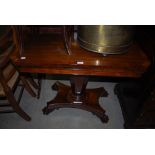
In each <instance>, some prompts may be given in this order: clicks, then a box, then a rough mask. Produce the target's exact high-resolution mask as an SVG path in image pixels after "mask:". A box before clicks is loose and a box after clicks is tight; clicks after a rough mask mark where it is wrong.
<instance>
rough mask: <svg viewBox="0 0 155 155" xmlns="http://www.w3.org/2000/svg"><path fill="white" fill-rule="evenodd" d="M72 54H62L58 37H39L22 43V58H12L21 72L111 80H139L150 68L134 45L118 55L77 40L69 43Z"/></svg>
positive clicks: (62, 49)
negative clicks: (92, 49)
mask: <svg viewBox="0 0 155 155" xmlns="http://www.w3.org/2000/svg"><path fill="white" fill-rule="evenodd" d="M71 51H72V53H71V55H68V54H67V52H66V51H65V48H64V43H63V38H62V35H61V34H60V35H58V34H55V35H54V34H53V35H50V34H44V35H43V34H41V35H39V36H37V37H34V36H33V37H30V39H29V40H28V41H27V42H25V43H24V53H23V55H24V57H22V58H21V57H20V53H19V51H17V50H16V51H14V52H13V54H12V56H11V59H12V61H13V63H14V64H15V65H16V66H17V67H18V69H19V70H20V71H21V72H30V73H47V74H69V75H93V76H112V77H140V76H141V75H142V74H143V73H144V72H145V71H146V70H147V68H148V67H149V65H150V60H149V59H148V57H147V56H146V54H145V53H144V51H143V50H142V49H141V47H140V46H139V45H138V44H137V43H133V45H132V46H131V47H130V48H129V49H128V50H127V52H126V53H124V54H120V55H107V56H103V55H102V54H99V53H94V52H90V51H87V50H85V49H83V48H81V47H80V46H79V44H78V42H77V41H73V42H72V44H71Z"/></svg>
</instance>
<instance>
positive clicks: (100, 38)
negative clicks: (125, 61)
mask: <svg viewBox="0 0 155 155" xmlns="http://www.w3.org/2000/svg"><path fill="white" fill-rule="evenodd" d="M133 32H134V26H129V25H79V26H78V41H79V44H80V46H81V47H83V48H85V49H87V50H89V51H93V52H97V53H103V54H120V53H123V52H125V51H127V50H126V49H127V48H128V47H129V46H130V45H131V43H132V40H133Z"/></svg>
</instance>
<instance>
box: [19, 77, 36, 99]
mask: <svg viewBox="0 0 155 155" xmlns="http://www.w3.org/2000/svg"><path fill="white" fill-rule="evenodd" d="M20 79H21V81H22V82H23V84H24V86H25V89H26V90H27V91H28V92H29V93H30V95H31V96H32V97H36V93H35V92H34V91H33V89H32V88H31V86H30V85H29V84H28V82H27V80H26V79H25V77H24V76H20Z"/></svg>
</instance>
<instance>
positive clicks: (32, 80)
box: [27, 76, 39, 89]
mask: <svg viewBox="0 0 155 155" xmlns="http://www.w3.org/2000/svg"><path fill="white" fill-rule="evenodd" d="M27 79H28V81H29V82H30V84H31V85H32V86H33V87H34V88H35V89H39V86H38V84H37V83H36V82H35V81H34V79H33V78H32V77H30V76H29V77H28V78H27Z"/></svg>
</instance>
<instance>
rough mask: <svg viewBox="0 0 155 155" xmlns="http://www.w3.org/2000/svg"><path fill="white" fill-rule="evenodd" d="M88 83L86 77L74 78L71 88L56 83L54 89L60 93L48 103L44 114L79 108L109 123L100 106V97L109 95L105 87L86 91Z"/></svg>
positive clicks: (71, 80)
mask: <svg viewBox="0 0 155 155" xmlns="http://www.w3.org/2000/svg"><path fill="white" fill-rule="evenodd" d="M87 81H88V80H87V78H86V77H83V76H73V77H71V79H70V82H71V87H70V86H67V85H64V84H62V83H60V82H56V83H55V84H54V85H53V86H52V88H53V90H56V91H58V93H57V95H56V97H55V98H54V99H53V100H51V101H49V102H48V103H47V106H46V107H45V108H44V109H43V113H44V114H48V113H50V112H52V111H53V110H55V109H59V108H79V109H83V110H86V111H90V112H92V113H93V114H95V115H96V116H98V117H99V118H100V119H101V121H102V122H104V123H106V122H108V116H107V115H105V110H104V109H103V108H101V107H100V105H99V97H106V96H108V93H107V92H106V91H105V89H104V88H103V87H100V88H96V89H86V85H87Z"/></svg>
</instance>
